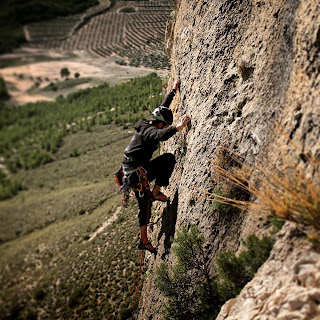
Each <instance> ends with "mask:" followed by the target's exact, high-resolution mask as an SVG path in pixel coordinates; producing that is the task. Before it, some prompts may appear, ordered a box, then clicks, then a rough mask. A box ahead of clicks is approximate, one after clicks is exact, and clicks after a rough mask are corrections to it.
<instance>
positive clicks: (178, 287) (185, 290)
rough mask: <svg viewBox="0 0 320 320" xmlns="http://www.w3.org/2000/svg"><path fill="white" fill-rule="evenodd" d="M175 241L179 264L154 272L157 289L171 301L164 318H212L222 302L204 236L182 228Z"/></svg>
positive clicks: (197, 231)
mask: <svg viewBox="0 0 320 320" xmlns="http://www.w3.org/2000/svg"><path fill="white" fill-rule="evenodd" d="M174 241H175V245H174V247H173V250H174V253H175V256H176V258H177V263H176V265H175V266H174V267H173V268H170V269H169V267H168V265H166V264H161V265H160V266H159V267H158V268H157V269H156V271H155V275H156V286H157V287H158V289H159V290H160V292H161V293H162V294H163V295H164V296H166V297H167V298H168V302H167V303H166V304H165V305H164V310H163V315H164V318H165V319H181V320H182V319H213V318H214V317H213V315H214V316H216V315H217V314H216V310H218V309H219V305H220V303H221V301H219V297H217V296H216V294H215V292H217V290H216V284H215V282H214V281H213V278H212V277H211V276H210V274H209V271H208V266H207V263H206V257H205V254H204V251H203V242H204V237H203V235H201V234H200V232H199V230H198V229H197V228H196V227H195V226H191V228H190V229H189V230H187V228H185V227H183V228H182V231H181V232H180V233H179V234H178V235H177V237H176V238H175V240H174ZM208 297H210V298H209V299H208Z"/></svg>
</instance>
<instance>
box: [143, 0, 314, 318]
mask: <svg viewBox="0 0 320 320" xmlns="http://www.w3.org/2000/svg"><path fill="white" fill-rule="evenodd" d="M168 26H169V28H170V30H168V32H167V40H166V43H167V46H168V52H169V53H170V55H171V61H172V74H171V79H174V78H177V77H179V78H180V80H181V90H180V93H178V94H177V97H176V98H175V101H174V107H173V108H174V116H175V119H176V120H177V119H178V118H179V117H180V116H181V115H182V114H184V113H188V114H190V115H191V116H192V127H191V129H190V131H189V132H188V133H186V132H183V133H178V134H177V135H176V137H175V138H173V139H171V140H169V141H168V142H167V143H165V144H164V146H163V151H167V152H172V153H174V154H175V156H176V159H177V165H176V168H175V171H174V174H173V176H172V180H171V185H170V187H169V188H168V190H166V193H167V194H169V195H170V199H171V202H170V204H168V205H160V206H159V207H158V208H157V212H158V213H159V214H161V213H164V214H163V216H162V218H161V219H160V222H159V223H158V224H157V225H156V226H155V227H154V229H153V231H152V234H151V235H150V238H151V239H153V240H154V239H156V240H157V241H158V248H159V254H158V255H157V257H156V259H153V257H151V256H147V259H146V263H147V265H148V268H151V269H153V268H154V267H155V266H156V265H158V264H159V263H161V262H164V261H165V262H167V263H172V261H173V259H174V257H173V255H172V252H171V242H170V237H171V236H174V234H175V232H176V231H177V230H179V229H180V228H181V226H182V225H190V224H195V225H197V226H198V227H199V228H200V230H201V231H202V232H203V233H204V234H205V237H206V243H205V248H206V250H207V254H208V262H209V266H210V268H211V270H212V271H213V270H214V262H215V258H216V255H217V253H218V252H219V251H221V250H232V251H237V250H238V249H239V247H240V240H241V239H243V238H244V237H246V235H248V234H249V233H252V232H256V233H260V234H261V233H263V232H264V230H265V228H266V227H268V225H267V223H266V222H265V221H264V220H263V218H261V217H259V216H258V215H257V214H253V213H249V212H240V211H232V212H231V213H228V214H225V213H220V212H218V211H214V212H212V208H211V203H210V202H209V201H207V200H205V199H196V200H195V201H190V198H189V196H188V195H189V194H190V193H192V190H193V188H194V187H198V188H201V189H203V190H206V191H212V185H213V180H212V177H213V175H214V174H215V172H214V169H213V160H214V159H215V156H216V153H217V150H219V147H220V146H226V147H227V148H228V149H231V150H234V151H236V152H237V153H238V154H240V155H241V156H243V157H244V158H245V159H246V160H248V161H251V162H257V161H259V162H260V163H262V164H264V165H265V166H267V165H271V166H272V165H276V164H277V162H278V160H279V159H280V151H279V149H280V148H279V146H280V145H281V143H280V141H279V137H278V136H277V133H276V129H275V121H277V122H278V123H279V124H280V126H281V127H283V128H284V129H285V130H286V131H287V132H288V134H289V136H290V137H291V139H292V140H293V141H294V142H295V143H296V144H297V145H299V147H301V150H303V151H305V152H308V151H310V152H312V154H313V155H315V156H316V157H319V156H320V144H319V138H320V90H319V89H320V59H319V55H320V4H319V3H318V2H317V1H314V0H304V1H298V0H292V1H289V0H287V1H286V0H277V1H276V0H271V1H256V0H233V1H229V0H227V1H216V0H215V1H204V0H198V1H189V0H180V1H179V2H178V6H177V9H176V11H175V12H174V14H172V20H171V22H170V23H169V24H168ZM170 84H171V83H170ZM288 148H289V152H288V153H287V154H286V157H287V160H288V161H291V160H290V159H295V158H294V157H296V155H295V153H294V152H293V151H292V152H291V151H290V146H288ZM292 161H293V160H292ZM300 161H303V158H302V159H300ZM305 170H309V169H308V165H307V164H306V165H305ZM310 174H312V173H310ZM295 228H298V229H299V227H296V226H293V225H291V224H290V223H288V224H287V225H286V226H285V228H284V229H283V231H282V233H281V234H280V235H278V241H277V243H276V245H275V248H274V249H273V251H272V254H271V256H270V258H269V260H268V261H267V262H266V263H265V265H264V266H263V267H262V268H261V269H260V270H259V272H258V273H257V276H256V278H254V279H253V280H252V281H251V282H250V283H249V284H248V285H247V286H246V287H245V288H244V289H243V291H242V293H241V294H240V296H239V297H238V298H236V300H233V301H231V302H229V303H228V304H227V305H226V306H225V307H224V308H223V310H222V312H221V313H220V315H219V319H220V320H221V319H239V320H240V319H316V318H315V317H316V315H318V316H319V315H320V312H319V308H318V305H319V303H320V298H319V297H320V288H319V279H318V274H319V272H320V268H319V263H318V260H319V257H318V256H317V254H316V253H315V252H314V251H313V249H312V247H311V246H310V244H308V242H307V240H305V238H301V237H298V236H297V235H298V234H300V233H301V232H300V233H299V232H293V231H292V230H293V229H295ZM308 273H310V277H309V275H308ZM301 274H303V276H302V278H303V279H302V280H301V279H300V278H299V277H300V276H301ZM280 275H281V277H282V278H281V279H280V278H278V276H279V277H280ZM276 279H277V280H276ZM306 279H309V280H306ZM264 281H267V283H265V282H264ZM299 292H300V293H301V295H300V298H301V299H300V298H296V295H298V293H299ZM290 294H292V296H291V298H290V297H289V295H290ZM162 299H163V298H162V297H161V295H160V294H159V292H158V291H157V289H156V288H155V286H154V284H153V280H152V279H150V278H147V279H146V280H145V281H144V286H143V290H142V296H141V300H140V304H139V319H161V314H160V312H159V311H160V309H161V305H162ZM299 299H300V300H299ZM290 301H291V302H290ZM297 301H298V302H297ZM240 306H241V307H240ZM271 306H272V308H271ZM245 308H247V309H245ZM270 308H271V309H272V310H271V309H270ZM290 312H291V313H292V314H291V316H290ZM288 314H289V316H288ZM263 316H264V317H263Z"/></svg>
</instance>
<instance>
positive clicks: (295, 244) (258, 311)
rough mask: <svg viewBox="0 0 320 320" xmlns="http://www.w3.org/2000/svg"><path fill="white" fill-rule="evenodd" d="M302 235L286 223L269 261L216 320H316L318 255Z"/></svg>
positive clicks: (319, 286)
mask: <svg viewBox="0 0 320 320" xmlns="http://www.w3.org/2000/svg"><path fill="white" fill-rule="evenodd" d="M299 236H300V237H299ZM303 236H304V235H303V233H302V232H301V230H299V229H298V228H297V227H296V226H295V225H292V224H287V225H286V226H285V227H284V228H283V229H282V230H281V232H280V233H279V234H278V241H277V243H276V245H275V246H274V248H273V251H272V252H271V255H270V258H269V260H268V261H267V262H266V263H265V264H264V265H263V266H262V267H261V268H260V269H259V271H258V272H257V274H256V275H255V278H254V279H253V280H252V281H251V282H250V283H248V284H247V285H246V286H245V287H244V288H243V290H242V292H241V294H240V295H239V296H238V297H237V298H235V299H232V300H230V301H228V302H227V303H226V304H225V305H224V307H223V308H222V310H221V312H220V314H219V316H218V317H217V320H225V319H228V320H238V319H269V320H285V319H296V320H303V319H304V320H308V319H320V309H319V307H318V305H319V304H320V254H319V253H316V252H314V251H313V249H312V248H311V245H310V243H308V242H306V241H305V240H303V239H302V237H303Z"/></svg>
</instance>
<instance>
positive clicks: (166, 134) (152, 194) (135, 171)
mask: <svg viewBox="0 0 320 320" xmlns="http://www.w3.org/2000/svg"><path fill="white" fill-rule="evenodd" d="M179 87H180V82H179V81H178V80H176V81H175V82H174V85H173V88H172V89H171V90H170V92H169V94H167V96H166V97H165V98H164V100H163V101H162V103H161V105H160V106H159V107H157V108H156V109H155V110H154V111H153V112H152V114H153V117H154V118H153V119H152V120H139V121H138V123H137V124H136V126H135V133H134V136H133V137H132V139H131V142H130V144H129V145H128V146H127V148H126V149H125V152H124V160H123V166H122V167H123V172H124V176H125V177H126V179H128V182H129V185H131V186H135V185H137V184H138V182H139V178H141V177H139V172H140V175H141V173H145V175H146V177H147V180H148V182H152V181H153V180H155V185H154V188H153V190H152V191H151V190H150V189H148V187H145V188H144V190H143V191H142V192H141V191H140V192H139V191H137V189H134V190H135V196H136V198H137V200H138V206H139V209H138V223H139V227H140V243H139V246H138V248H139V249H146V250H148V251H150V252H152V253H156V249H155V248H154V247H153V246H152V244H151V242H150V241H149V240H148V235H147V224H148V223H149V218H150V215H151V202H152V201H162V202H166V201H167V200H168V198H167V197H166V196H165V195H164V194H163V193H162V192H161V190H160V189H161V187H165V186H168V185H169V179H170V177H171V174H172V171H173V168H174V165H175V162H176V161H175V157H174V155H173V154H172V153H164V154H162V155H160V156H158V157H156V158H154V159H152V160H151V158H152V154H153V152H154V151H155V150H157V148H158V147H159V142H160V141H166V140H168V139H169V138H171V137H172V136H173V135H174V134H175V133H177V132H178V131H179V130H182V129H183V128H184V127H185V126H186V125H187V124H188V122H189V121H190V119H191V118H190V116H189V115H183V116H182V118H181V120H180V121H179V122H178V123H177V124H176V125H172V123H173V114H172V111H171V109H170V108H169V107H170V104H171V102H172V100H173V98H174V96H175V94H176V92H177V90H178V89H179ZM139 168H140V169H139ZM139 170H140V171H139ZM147 189H148V190H147Z"/></svg>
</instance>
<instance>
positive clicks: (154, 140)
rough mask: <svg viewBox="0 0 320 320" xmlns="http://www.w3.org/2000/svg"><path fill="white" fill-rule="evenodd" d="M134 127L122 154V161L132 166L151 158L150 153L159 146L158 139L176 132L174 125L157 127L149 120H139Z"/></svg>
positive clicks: (168, 136) (166, 137)
mask: <svg viewBox="0 0 320 320" xmlns="http://www.w3.org/2000/svg"><path fill="white" fill-rule="evenodd" d="M134 128H135V130H136V131H135V133H134V136H133V138H132V139H131V142H130V144H129V145H128V147H127V148H126V150H125V152H124V154H125V156H126V158H125V160H124V163H126V164H130V165H132V166H139V165H144V164H145V163H147V162H149V161H150V160H151V158H152V154H153V152H154V151H156V150H157V149H158V147H159V142H160V141H166V140H168V139H169V138H171V137H172V136H173V135H174V134H175V133H176V132H177V128H176V126H171V127H168V128H165V129H157V128H156V127H155V126H154V125H152V124H151V123H150V121H146V120H140V121H139V122H138V123H137V124H136V126H135V127H134Z"/></svg>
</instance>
